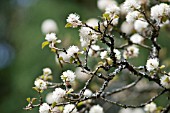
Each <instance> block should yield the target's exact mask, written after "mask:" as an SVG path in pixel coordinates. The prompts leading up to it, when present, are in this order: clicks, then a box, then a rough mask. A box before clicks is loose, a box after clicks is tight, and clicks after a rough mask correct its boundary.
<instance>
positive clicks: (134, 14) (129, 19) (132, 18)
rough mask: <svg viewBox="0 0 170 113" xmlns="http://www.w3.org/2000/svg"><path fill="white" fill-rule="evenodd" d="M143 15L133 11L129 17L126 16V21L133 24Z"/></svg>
mask: <svg viewBox="0 0 170 113" xmlns="http://www.w3.org/2000/svg"><path fill="white" fill-rule="evenodd" d="M140 16H141V14H140V12H138V11H132V12H129V13H128V14H127V15H126V21H127V22H128V23H133V22H135V20H138V19H139V18H140Z"/></svg>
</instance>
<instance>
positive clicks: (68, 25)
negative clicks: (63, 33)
mask: <svg viewBox="0 0 170 113" xmlns="http://www.w3.org/2000/svg"><path fill="white" fill-rule="evenodd" d="M72 26H73V25H72V24H71V23H67V24H66V25H65V27H66V28H68V27H72Z"/></svg>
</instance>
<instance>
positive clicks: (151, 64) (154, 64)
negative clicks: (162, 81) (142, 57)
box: [146, 58, 159, 71]
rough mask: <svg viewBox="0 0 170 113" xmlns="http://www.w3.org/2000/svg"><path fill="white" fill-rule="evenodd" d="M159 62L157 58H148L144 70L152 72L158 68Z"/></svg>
mask: <svg viewBox="0 0 170 113" xmlns="http://www.w3.org/2000/svg"><path fill="white" fill-rule="evenodd" d="M158 66H159V61H158V59H157V58H150V59H148V60H147V63H146V69H147V70H148V71H153V70H154V69H156V68H158Z"/></svg>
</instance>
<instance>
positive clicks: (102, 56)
mask: <svg viewBox="0 0 170 113" xmlns="http://www.w3.org/2000/svg"><path fill="white" fill-rule="evenodd" d="M100 57H101V59H105V58H107V51H103V52H101V53H100Z"/></svg>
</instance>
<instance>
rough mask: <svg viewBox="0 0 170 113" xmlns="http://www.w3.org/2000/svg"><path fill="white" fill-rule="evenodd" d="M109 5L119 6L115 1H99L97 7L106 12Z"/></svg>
mask: <svg viewBox="0 0 170 113" xmlns="http://www.w3.org/2000/svg"><path fill="white" fill-rule="evenodd" d="M109 5H117V2H116V1H115V0H98V1H97V6H98V8H99V9H100V10H102V11H104V10H105V9H106V8H107V7H108V6H109Z"/></svg>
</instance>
